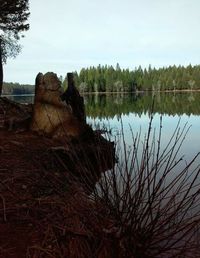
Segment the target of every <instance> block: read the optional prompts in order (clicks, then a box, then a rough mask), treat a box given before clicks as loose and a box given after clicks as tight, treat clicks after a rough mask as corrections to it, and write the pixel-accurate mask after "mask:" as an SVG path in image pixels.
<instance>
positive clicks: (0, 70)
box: [0, 38, 3, 96]
mask: <svg viewBox="0 0 200 258" xmlns="http://www.w3.org/2000/svg"><path fill="white" fill-rule="evenodd" d="M2 87H3V62H2V44H1V38H0V96H1V93H2Z"/></svg>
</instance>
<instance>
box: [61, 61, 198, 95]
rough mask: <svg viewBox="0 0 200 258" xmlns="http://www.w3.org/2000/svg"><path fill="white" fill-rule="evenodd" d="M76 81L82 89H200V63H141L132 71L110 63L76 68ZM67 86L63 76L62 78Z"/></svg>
mask: <svg viewBox="0 0 200 258" xmlns="http://www.w3.org/2000/svg"><path fill="white" fill-rule="evenodd" d="M74 74H75V82H76V85H77V87H78V88H79V90H80V91H81V92H134V91H155V90H156V91H163V90H184V89H190V90H197V89H200V65H196V66H192V65H188V66H187V67H184V66H178V67H177V66H175V65H174V66H169V67H166V68H159V69H155V68H152V67H151V66H149V67H148V69H146V68H145V69H142V68H141V66H139V67H138V68H136V69H135V70H133V71H131V70H129V69H121V68H120V66H119V64H117V65H116V67H115V68H114V67H113V66H107V65H105V66H101V65H99V66H98V67H90V68H86V69H85V68H83V69H81V71H80V73H77V72H75V73H74ZM63 84H64V87H66V79H65V80H64V82H63Z"/></svg>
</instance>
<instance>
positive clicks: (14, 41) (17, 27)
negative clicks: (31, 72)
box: [0, 0, 30, 95]
mask: <svg viewBox="0 0 200 258" xmlns="http://www.w3.org/2000/svg"><path fill="white" fill-rule="evenodd" d="M28 10H29V0H0V95H1V91H2V85H3V63H6V60H7V58H8V57H16V55H17V54H18V53H19V52H20V50H21V46H20V45H19V44H18V40H19V39H20V37H23V35H22V34H21V33H22V32H23V31H26V30H28V29H29V24H28V23H27V19H28V17H29V14H30V13H29V11H28Z"/></svg>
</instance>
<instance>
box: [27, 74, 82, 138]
mask: <svg viewBox="0 0 200 258" xmlns="http://www.w3.org/2000/svg"><path fill="white" fill-rule="evenodd" d="M61 95H63V90H62V88H61V82H60V81H59V80H58V78H57V75H56V74H55V73H52V72H48V73H46V74H44V75H43V74H42V73H39V74H38V75H37V77H36V83H35V101H34V109H33V117H32V123H31V130H32V131H36V132H38V133H40V134H43V135H48V136H51V137H53V138H61V137H70V136H73V137H79V136H80V135H81V134H82V133H83V132H84V130H85V125H86V124H85V123H84V122H83V121H81V120H79V119H78V118H77V117H76V116H75V115H74V114H73V110H72V107H71V106H70V105H69V104H67V103H66V102H64V101H62V100H61Z"/></svg>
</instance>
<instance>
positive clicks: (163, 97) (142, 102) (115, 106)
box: [84, 92, 200, 119]
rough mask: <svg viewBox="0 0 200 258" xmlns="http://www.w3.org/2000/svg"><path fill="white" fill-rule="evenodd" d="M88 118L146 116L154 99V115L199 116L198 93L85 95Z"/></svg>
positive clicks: (199, 97) (199, 98) (199, 94)
mask: <svg viewBox="0 0 200 258" xmlns="http://www.w3.org/2000/svg"><path fill="white" fill-rule="evenodd" d="M84 99H85V103H86V111H87V114H88V116H89V117H91V118H95V117H97V116H98V117H99V118H108V119H109V118H113V117H114V116H116V115H122V114H123V115H128V114H130V113H136V114H137V115H139V116H140V115H142V114H148V113H149V111H150V109H151V106H152V102H153V99H154V113H159V114H162V115H163V114H167V115H183V114H186V115H188V116H189V115H192V114H193V115H200V105H199V102H200V93H199V92H188V93H186V92H185V93H156V94H155V93H139V94H132V95H131V94H124V95H123V94H112V95H111V94H108V95H105V94H104V95H85V96H84Z"/></svg>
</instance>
